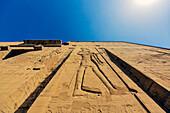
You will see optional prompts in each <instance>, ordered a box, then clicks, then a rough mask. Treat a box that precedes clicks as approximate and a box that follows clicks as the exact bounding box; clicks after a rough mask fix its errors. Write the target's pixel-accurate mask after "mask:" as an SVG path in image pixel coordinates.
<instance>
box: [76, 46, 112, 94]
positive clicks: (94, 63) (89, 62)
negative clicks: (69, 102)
mask: <svg viewBox="0 0 170 113" xmlns="http://www.w3.org/2000/svg"><path fill="white" fill-rule="evenodd" d="M81 50H82V51H80V52H78V55H81V56H82V61H81V64H80V68H79V70H78V71H77V77H76V85H75V91H74V94H73V96H82V95H84V92H83V91H87V92H93V93H102V92H101V90H100V89H99V88H93V86H92V87H89V86H84V85H83V84H82V83H83V76H85V72H86V69H87V68H91V69H92V71H93V72H94V73H95V75H96V76H97V77H98V78H99V79H100V80H101V81H102V83H103V84H104V85H105V86H106V87H107V89H108V90H109V92H110V94H114V92H115V89H114V88H113V87H112V85H111V84H110V83H109V81H108V80H107V79H106V77H105V76H104V75H103V73H102V72H101V71H100V70H101V69H100V66H102V64H103V62H102V61H101V60H100V59H99V58H98V56H97V53H93V52H90V50H89V49H87V48H81ZM82 90H83V91H82Z"/></svg>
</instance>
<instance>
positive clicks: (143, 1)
mask: <svg viewBox="0 0 170 113" xmlns="http://www.w3.org/2000/svg"><path fill="white" fill-rule="evenodd" d="M157 1H158V0H134V2H135V3H136V4H139V5H152V4H154V3H156V2H157Z"/></svg>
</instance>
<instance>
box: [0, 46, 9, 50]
mask: <svg viewBox="0 0 170 113" xmlns="http://www.w3.org/2000/svg"><path fill="white" fill-rule="evenodd" d="M0 48H1V50H8V46H0Z"/></svg>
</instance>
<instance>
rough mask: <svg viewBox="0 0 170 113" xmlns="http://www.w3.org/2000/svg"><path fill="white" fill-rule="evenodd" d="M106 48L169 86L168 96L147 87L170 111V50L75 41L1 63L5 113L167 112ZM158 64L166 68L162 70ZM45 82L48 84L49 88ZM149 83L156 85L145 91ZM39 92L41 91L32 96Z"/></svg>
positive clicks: (0, 104) (0, 105) (0, 90)
mask: <svg viewBox="0 0 170 113" xmlns="http://www.w3.org/2000/svg"><path fill="white" fill-rule="evenodd" d="M105 49H107V50H109V51H110V52H111V53H112V54H114V55H116V56H117V57H119V58H120V59H122V60H124V61H126V62H127V63H128V64H129V65H131V66H133V67H134V68H135V69H138V70H139V71H140V72H142V73H143V74H144V75H146V77H149V78H150V79H151V80H153V81H154V82H155V83H157V84H158V85H160V86H161V87H163V88H165V89H166V91H168V92H162V89H161V88H160V89H159V88H157V87H158V86H155V85H154V84H153V86H154V87H150V88H148V87H146V89H149V90H151V91H157V92H158V93H160V95H161V98H162V100H163V106H165V107H167V109H168V106H169V97H168V95H169V86H168V85H169V84H168V83H169V79H168V77H169V73H168V72H169V70H170V67H169V62H168V61H169V59H170V56H168V55H169V52H170V51H169V50H165V49H159V48H154V47H147V46H142V45H135V44H128V43H120V42H110V43H106V42H105V43H104V42H89V43H87V42H70V44H69V45H66V46H62V47H51V48H50V47H43V50H42V51H31V52H27V53H24V54H21V55H18V56H15V57H11V58H9V59H6V60H1V61H0V73H1V74H0V78H1V79H0V84H1V85H0V95H1V96H0V98H1V99H0V110H1V112H14V111H16V112H26V111H28V112H29V113H34V112H35V113H37V112H42V113H44V112H47V113H54V112H56V113H60V112H63V113H65V112H84V113H87V112H94V113H97V112H104V113H108V112H111V113H113V112H122V113H123V112H135V113H136V112H137V113H138V112H139V113H140V112H154V113H161V112H166V110H163V109H162V108H161V107H160V106H159V105H158V104H157V103H156V102H155V101H154V100H153V99H152V98H151V97H149V96H148V94H147V93H146V92H144V91H143V90H142V89H141V88H140V87H139V86H138V85H137V84H136V83H135V81H133V80H131V79H130V78H129V76H128V75H127V73H125V72H123V71H122V70H121V68H120V67H118V66H117V65H116V64H115V63H114V62H113V61H112V60H111V59H110V56H108V54H107V52H106V51H105ZM158 51H159V52H158ZM163 52H164V53H163ZM0 53H1V51H0ZM165 53H166V54H165ZM160 54H161V55H160ZM162 54H164V55H162ZM145 56H146V57H145ZM147 59H149V60H147ZM157 65H159V67H161V66H162V68H164V69H160V70H158V66H157ZM159 71H161V72H159ZM134 73H136V74H138V72H134ZM155 73H159V75H158V74H155ZM51 74H53V76H52V77H51V79H50V80H48V76H51ZM143 80H146V78H143ZM43 81H44V84H45V82H47V81H48V83H47V84H46V85H43ZM164 82H166V83H164ZM148 84H152V82H151V83H149V81H148V82H147V83H146V84H143V85H142V86H141V87H145V86H147V85H148ZM39 85H42V87H43V88H42V89H43V90H39V88H40V89H41V87H40V86H39ZM38 86H39V87H38ZM154 88H156V90H155V89H154ZM35 89H36V90H39V91H40V93H35V95H36V94H38V95H37V96H32V97H30V96H29V95H30V94H31V93H32V92H34V91H35ZM31 98H35V101H32V100H31ZM26 99H28V103H29V100H30V102H31V103H32V104H31V105H28V103H26V102H25V101H26ZM159 99H160V98H159ZM23 103H25V104H23ZM19 107H20V108H19ZM17 109H18V110H17Z"/></svg>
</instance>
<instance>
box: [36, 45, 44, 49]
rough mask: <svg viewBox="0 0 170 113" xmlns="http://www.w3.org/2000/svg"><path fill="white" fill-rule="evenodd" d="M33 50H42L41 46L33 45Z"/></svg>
mask: <svg viewBox="0 0 170 113" xmlns="http://www.w3.org/2000/svg"><path fill="white" fill-rule="evenodd" d="M34 50H42V45H35V46H34Z"/></svg>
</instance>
